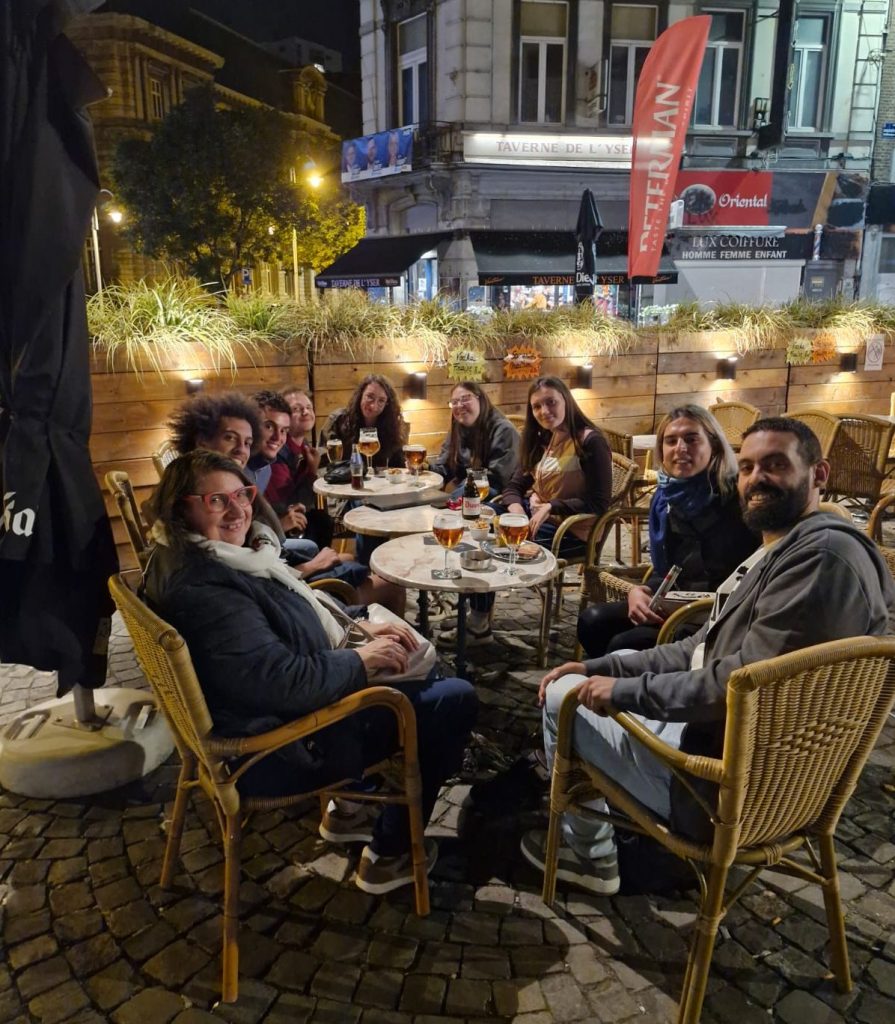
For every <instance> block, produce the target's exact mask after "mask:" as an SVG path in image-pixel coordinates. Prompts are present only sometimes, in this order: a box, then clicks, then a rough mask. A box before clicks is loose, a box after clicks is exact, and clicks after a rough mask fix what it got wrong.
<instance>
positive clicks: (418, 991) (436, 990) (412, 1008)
mask: <svg viewBox="0 0 895 1024" xmlns="http://www.w3.org/2000/svg"><path fill="white" fill-rule="evenodd" d="M446 992H447V980H446V979H445V978H443V977H439V976H438V975H435V974H411V975H408V977H407V978H406V980H405V981H404V991H403V992H402V994H401V1002H400V1007H399V1008H400V1009H401V1010H406V1011H407V1012H408V1013H440V1012H441V1008H442V1006H443V1005H444V996H445V993H446Z"/></svg>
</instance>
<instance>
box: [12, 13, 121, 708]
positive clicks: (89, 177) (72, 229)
mask: <svg viewBox="0 0 895 1024" xmlns="http://www.w3.org/2000/svg"><path fill="white" fill-rule="evenodd" d="M95 6H97V3H96V2H91V0H80V2H77V0H16V2H15V3H6V4H2V5H0V55H2V69H0V75H2V90H0V180H2V182H3V188H2V189H0V260H2V265H0V406H2V416H0V447H2V453H0V454H2V461H0V467H2V481H0V482H2V485H3V513H2V519H0V658H2V660H3V661H15V662H21V663H23V664H28V665H33V666H35V667H37V668H41V669H56V670H57V671H58V673H59V692H60V694H62V693H65V692H66V691H68V690H69V689H70V688H71V687H72V686H73V685H74V684H75V683H80V684H82V685H84V686H88V687H96V686H101V685H102V684H103V682H104V681H105V671H106V642H107V638H108V630H109V620H110V618H111V612H112V604H111V601H110V598H109V596H108V591H107V590H106V580H107V579H108V576H109V575H110V574H111V573H112V572H114V571H116V570H117V565H118V562H117V558H116V554H115V544H114V540H113V537H112V531H111V526H110V524H109V519H108V516H107V515H106V511H105V506H104V504H103V500H102V495H101V494H100V490H99V486H98V484H97V482H96V478H95V476H94V473H93V468H92V466H91V462H90V453H89V450H88V441H89V437H90V426H91V415H92V402H91V392H90V365H89V351H90V345H89V337H88V331H87V320H86V312H85V301H84V282H83V278H82V275H81V253H82V249H83V245H84V239H85V237H86V235H87V230H88V227H89V224H90V218H91V215H92V211H93V207H94V204H95V200H96V196H97V191H98V188H99V182H98V173H97V166H96V157H95V154H94V150H93V139H92V133H91V130H90V124H89V121H88V120H87V117H86V115H85V113H84V107H85V106H86V105H87V104H88V103H91V102H95V101H96V100H97V99H100V98H102V97H104V96H105V95H106V92H105V89H104V88H103V87H102V85H101V84H100V83H99V81H98V80H97V79H96V77H95V76H94V75H93V72H92V71H91V70H90V68H89V67H88V66H87V64H86V62H85V61H84V59H83V58H82V57H81V55H80V54H79V53H78V52H77V50H75V48H74V47H73V46H72V44H71V43H70V42H69V40H68V39H67V38H66V37H65V36H64V35H62V27H63V25H64V23H65V21H66V19H67V18H68V16H69V15H70V14H72V13H74V12H76V11H79V10H80V11H86V10H88V9H90V8H91V7H95Z"/></svg>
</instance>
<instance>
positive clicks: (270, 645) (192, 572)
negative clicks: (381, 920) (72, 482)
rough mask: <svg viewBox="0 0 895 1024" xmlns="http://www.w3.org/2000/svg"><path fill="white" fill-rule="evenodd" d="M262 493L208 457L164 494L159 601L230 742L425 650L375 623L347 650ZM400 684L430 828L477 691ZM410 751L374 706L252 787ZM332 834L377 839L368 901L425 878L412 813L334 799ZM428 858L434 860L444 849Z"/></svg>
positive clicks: (407, 635) (267, 768)
mask: <svg viewBox="0 0 895 1024" xmlns="http://www.w3.org/2000/svg"><path fill="white" fill-rule="evenodd" d="M256 497H257V489H256V488H255V486H254V485H252V484H251V483H250V482H249V480H248V478H247V477H246V476H245V474H244V473H243V472H242V470H241V469H240V468H239V466H238V465H237V464H236V463H235V462H232V461H231V460H230V459H227V458H226V457H224V456H221V455H219V454H218V453H216V452H208V451H195V452H190V453H189V454H187V455H183V456H181V457H180V458H179V459H175V460H174V462H172V463H171V464H170V465H169V466H168V467H167V468H166V470H165V472H164V475H163V476H162V480H161V483H160V484H159V486H158V488H157V489H156V492H155V494H154V495H153V498H152V501H153V506H154V508H153V511H154V512H155V516H156V519H155V522H154V525H153V531H152V533H153V538H154V540H155V547H154V548H153V551H152V554H151V556H150V558H149V562H148V565H147V569H146V577H145V588H144V589H145V595H146V598H147V599H148V600H149V602H150V603H151V604H152V605H153V607H155V608H156V609H157V610H158V612H159V614H161V615H162V616H163V617H164V618H165V619H166V620H167V621H169V622H170V623H171V625H173V626H174V627H175V628H176V629H177V630H178V631H179V632H180V633H181V634H182V636H183V637H184V639H185V640H186V642H187V644H188V646H189V649H190V654H191V656H192V660H193V664H194V666H195V669H196V674H197V675H198V677H199V682H200V684H201V686H202V691H203V693H204V695H205V699H206V701H207V703H208V709H209V711H210V713H211V717H212V720H213V722H214V726H215V729H216V730H217V731H218V732H220V733H221V734H222V735H224V736H251V735H256V734H258V733H261V732H264V731H266V730H269V729H273V728H276V727H277V726H279V725H283V724H285V723H287V722H289V721H291V720H293V719H295V718H298V717H300V716H302V715H307V714H310V713H311V712H313V711H316V710H318V709H320V708H324V707H327V706H328V705H330V704H332V703H334V702H335V701H337V700H339V699H341V698H342V697H345V696H347V695H348V694H351V693H355V692H357V691H358V690H363V689H364V688H366V687H367V686H368V685H370V677H371V676H372V675H373V673H376V672H379V673H380V674H382V673H385V674H386V675H387V674H395V673H401V672H403V671H404V669H405V668H406V664H407V657H408V651H409V650H412V649H413V648H414V647H415V646H416V639H415V637H414V634H413V633H412V631H410V630H409V629H408V627H407V626H406V625H405V624H404V623H403V622H402V623H400V624H397V625H388V624H387V625H374V624H372V623H366V624H365V626H366V628H367V630H368V631H369V632H371V633H373V634H374V637H373V639H372V640H370V641H369V642H368V643H366V644H365V645H364V646H362V647H359V648H356V649H351V650H348V649H342V648H340V646H339V645H340V642H341V639H342V636H343V633H344V630H343V628H342V626H340V624H339V622H338V621H337V620H338V615H335V616H334V614H333V611H332V610H331V609H330V608H328V607H327V606H326V605H324V604H323V603H322V602H321V601H320V600H319V599H318V598H317V596H316V595H315V593H314V591H313V590H311V589H310V588H309V587H308V586H307V584H305V583H304V582H303V581H302V580H301V579H300V577H299V576H298V575H297V574H296V573H294V572H293V571H292V570H291V569H289V568H288V566H286V564H285V563H284V562H282V561H281V560H280V557H279V553H280V552H279V543H278V542H277V540H276V536H275V535H274V534H273V533H272V531H270V530H269V528H268V527H266V526H264V525H262V524H259V523H257V522H254V521H253V505H254V502H255V500H256ZM373 681H374V682H375V679H374V680H373ZM389 685H391V686H394V687H395V688H396V689H400V690H402V691H403V692H405V693H406V694H407V696H408V697H409V698H410V700H411V703H412V704H413V706H414V710H415V711H416V717H417V729H418V739H419V755H420V772H421V775H422V791H423V792H422V812H423V820H424V821H425V820H427V818H428V816H429V815H430V814H431V812H432V808H433V806H434V804H435V799H436V797H437V795H438V790H439V788H440V786H441V783H442V782H443V781H444V780H445V779H446V778H447V777H448V776H449V775H451V774H452V773H453V772H455V771H456V770H457V769H458V768H459V767H460V764H461V762H462V757H463V750H464V748H465V744H466V739H467V737H468V736H469V731H470V729H471V727H472V723H473V720H474V718H475V711H476V697H475V692H474V691H473V689H472V687H471V686H470V684H469V683H468V682H466V681H465V680H462V679H440V680H434V679H432V678H431V677H430V678H428V679H425V680H420V681H415V682H397V681H392V682H390V683H389ZM396 742H397V734H396V723H395V720H394V717H393V716H392V715H390V714H389V713H388V712H385V713H382V709H372V710H370V711H366V712H362V713H360V714H357V715H353V716H352V717H350V718H348V719H346V720H344V721H342V722H339V723H337V724H336V725H333V726H331V727H329V728H327V729H325V730H322V731H320V732H317V733H315V734H314V736H313V739H312V740H310V741H308V740H300V741H296V742H295V743H292V744H289V745H288V746H286V747H283V748H281V749H280V750H279V751H277V752H276V753H274V754H271V755H268V756H267V757H266V758H265V759H264V760H263V761H261V762H259V763H258V764H257V765H255V766H254V767H252V768H251V769H249V770H248V771H247V772H246V773H245V775H244V776H243V777H242V778H241V779H240V782H239V783H238V785H239V787H240V789H242V790H243V791H244V792H248V793H253V794H260V795H264V796H279V795H283V794H287V793H292V792H304V791H307V790H313V789H317V788H319V787H321V786H325V785H327V784H330V783H333V782H336V781H339V780H341V779H345V778H349V779H350V778H358V779H359V778H360V776H361V774H362V771H363V769H364V768H366V767H368V766H369V765H371V764H376V763H378V762H379V761H381V760H382V759H383V758H385V757H387V756H388V755H389V754H390V753H392V752H393V750H394V749H395V747H396ZM371 812H372V813H371ZM320 831H321V835H322V836H323V837H324V838H325V839H328V840H330V841H332V842H349V841H355V840H366V841H367V843H368V846H367V847H366V848H365V850H364V852H363V854H362V856H361V861H360V865H359V867H358V874H357V884H358V886H359V887H360V888H362V889H364V891H366V892H371V893H382V892H389V891H390V890H391V889H396V888H398V887H399V886H402V885H406V884H410V882H411V881H412V865H411V863H410V855H409V849H410V836H409V824H408V818H407V812H406V810H405V809H404V808H403V807H398V806H394V805H389V806H386V807H385V808H384V810H383V811H382V813H381V814H378V808H377V807H376V805H375V804H372V805H371V804H369V803H367V804H364V803H360V802H358V803H356V804H355V805H351V804H346V803H345V802H344V801H339V802H336V801H333V802H331V804H330V807H329V809H328V810H327V812H326V814H325V815H324V818H323V821H322V823H321V826H320ZM427 852H428V855H429V859H430V861H431V863H434V859H435V855H436V853H437V851H436V849H435V847H434V845H432V846H431V847H429V848H428V850H427Z"/></svg>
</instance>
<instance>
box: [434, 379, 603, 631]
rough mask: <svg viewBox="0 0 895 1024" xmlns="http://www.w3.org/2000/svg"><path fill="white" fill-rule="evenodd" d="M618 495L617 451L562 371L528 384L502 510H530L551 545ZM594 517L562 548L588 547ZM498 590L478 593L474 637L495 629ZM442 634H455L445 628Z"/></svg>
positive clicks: (471, 627) (532, 524) (534, 532)
mask: <svg viewBox="0 0 895 1024" xmlns="http://www.w3.org/2000/svg"><path fill="white" fill-rule="evenodd" d="M611 497H612V453H611V451H610V449H609V444H608V443H607V441H606V438H605V437H604V436H603V433H602V431H600V430H599V429H598V428H597V427H596V426H595V425H594V424H593V423H592V422H591V421H590V420H589V419H588V417H587V416H585V414H584V413H583V412H582V411H581V409H580V408H579V406H578V403H577V402H576V401H575V399H574V397H573V396H572V392H571V391H570V390H569V388H568V386H567V385H566V384H565V383H564V382H563V381H561V380H560V379H559V378H558V377H538V379H537V380H535V381H532V384H531V387H530V388H529V389H528V402H527V406H526V410H525V426H524V427H523V428H522V450H521V452H520V456H519V467H518V468H517V470H516V472H515V473H514V474H513V476H512V478H511V479H510V481H509V483H508V484H507V486H506V487H504V489H503V495H502V496H501V503H502V505H501V506H495V510H496V511H507V512H516V513H520V514H523V515H526V516H528V519H529V536H530V537H531V539H532V540H533V541H535V542H536V543H538V544H543V545H544V546H545V547H549V546H550V545H551V544H552V542H553V536H554V534H555V533H556V531H557V529H558V528H559V524H560V523H561V522H562V521H563V519H565V518H566V517H567V516H571V515H577V514H580V513H585V514H590V515H593V516H595V517H596V516H601V515H602V514H603V513H604V512H605V511H606V509H607V508H609V502H610V500H611ZM591 526H593V521H592V520H583V521H582V522H580V523H576V524H575V525H574V526H572V527H571V529H570V530H569V531H568V532H567V533H566V534H565V536H564V537H563V539H562V541H561V543H560V550H559V553H560V555H562V556H568V555H573V554H577V553H579V552H580V551H582V549H583V548H584V544H585V542H586V541H587V535H588V533H589V531H590V528H591ZM493 607H494V595H493V594H481V595H480V594H473V595H472V597H471V598H470V613H469V618H468V620H467V629H468V633H469V637H470V640H471V641H475V640H482V639H484V638H487V637H489V636H490V635H491V609H492V608H493ZM442 639H444V640H449V639H451V634H450V633H448V634H445V633H442Z"/></svg>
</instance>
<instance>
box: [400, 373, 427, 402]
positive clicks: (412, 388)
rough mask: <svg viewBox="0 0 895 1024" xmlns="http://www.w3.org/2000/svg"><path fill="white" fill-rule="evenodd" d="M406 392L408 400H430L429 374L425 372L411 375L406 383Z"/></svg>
mask: <svg viewBox="0 0 895 1024" xmlns="http://www.w3.org/2000/svg"><path fill="white" fill-rule="evenodd" d="M404 391H405V393H406V395H407V397H408V398H428V397H429V374H428V373H426V372H425V370H418V371H417V372H416V373H409V374H408V375H407V380H406V381H405V382H404Z"/></svg>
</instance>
